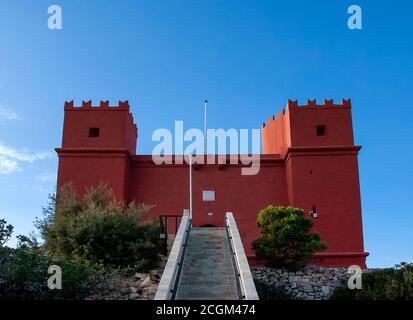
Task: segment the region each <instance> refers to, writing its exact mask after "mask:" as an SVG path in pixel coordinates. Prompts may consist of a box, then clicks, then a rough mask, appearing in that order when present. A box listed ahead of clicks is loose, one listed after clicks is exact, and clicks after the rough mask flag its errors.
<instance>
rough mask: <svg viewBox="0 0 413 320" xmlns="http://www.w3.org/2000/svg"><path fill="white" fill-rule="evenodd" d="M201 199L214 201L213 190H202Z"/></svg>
mask: <svg viewBox="0 0 413 320" xmlns="http://www.w3.org/2000/svg"><path fill="white" fill-rule="evenodd" d="M202 201H215V191H206V190H204V191H202Z"/></svg>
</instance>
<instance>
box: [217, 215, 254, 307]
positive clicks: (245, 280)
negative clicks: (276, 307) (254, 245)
mask: <svg viewBox="0 0 413 320" xmlns="http://www.w3.org/2000/svg"><path fill="white" fill-rule="evenodd" d="M225 223H226V225H227V226H228V231H229V235H230V236H231V239H230V240H231V245H232V249H233V250H234V252H235V261H236V263H237V267H238V271H239V273H240V285H241V290H242V294H243V295H244V296H245V300H259V297H258V293H257V289H256V288H255V284H254V279H253V277H252V274H251V270H250V266H249V264H248V259H247V256H246V255H245V251H244V246H243V245H242V241H241V236H240V234H239V232H238V227H237V224H236V222H235V219H234V215H233V214H232V212H227V213H226V214H225Z"/></svg>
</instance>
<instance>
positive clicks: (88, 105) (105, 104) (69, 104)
mask: <svg viewBox="0 0 413 320" xmlns="http://www.w3.org/2000/svg"><path fill="white" fill-rule="evenodd" d="M73 109H75V110H85V109H86V110H90V109H97V110H100V109H105V110H108V109H109V110H127V111H130V106H129V101H128V100H125V101H121V100H119V102H118V105H115V106H110V105H109V100H106V101H102V100H101V101H100V103H99V105H98V106H93V105H92V100H88V101H82V105H80V106H75V105H74V102H73V100H71V101H65V110H73Z"/></svg>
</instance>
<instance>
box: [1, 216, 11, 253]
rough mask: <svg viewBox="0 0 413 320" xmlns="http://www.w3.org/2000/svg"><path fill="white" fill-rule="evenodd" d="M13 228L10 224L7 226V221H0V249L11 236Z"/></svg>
mask: <svg viewBox="0 0 413 320" xmlns="http://www.w3.org/2000/svg"><path fill="white" fill-rule="evenodd" d="M13 229H14V227H13V226H12V225H11V224H7V221H6V220H4V219H0V247H2V246H3V245H4V244H5V243H6V242H7V241H8V240H9V239H10V237H11V235H12V234H13Z"/></svg>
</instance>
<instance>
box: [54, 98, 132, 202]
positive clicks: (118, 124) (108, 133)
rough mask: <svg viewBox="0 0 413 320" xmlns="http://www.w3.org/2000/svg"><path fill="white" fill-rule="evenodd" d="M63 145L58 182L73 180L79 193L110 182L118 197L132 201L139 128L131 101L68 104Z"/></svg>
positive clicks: (66, 106)
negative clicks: (133, 158)
mask: <svg viewBox="0 0 413 320" xmlns="http://www.w3.org/2000/svg"><path fill="white" fill-rule="evenodd" d="M64 110H65V117H64V125H63V141H62V148H59V149H56V151H57V153H58V155H59V172H58V179H57V184H58V186H61V185H63V184H65V183H69V182H71V183H73V185H74V187H75V188H76V190H77V191H78V192H79V193H83V192H84V191H85V188H86V187H90V186H96V185H98V184H99V183H107V184H108V185H109V186H111V187H112V188H113V190H114V192H115V196H116V198H117V199H118V200H123V201H127V200H128V187H129V179H128V178H129V174H130V157H131V156H132V155H135V154H136V142H137V137H138V129H137V127H136V125H135V124H134V122H133V117H132V115H131V113H130V111H129V103H128V101H125V102H121V101H119V104H118V106H114V107H111V106H109V102H108V101H101V102H100V105H99V106H96V107H94V106H92V102H91V101H87V102H85V101H83V103H82V106H81V107H75V106H74V105H73V101H71V102H66V103H65V108H64Z"/></svg>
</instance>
